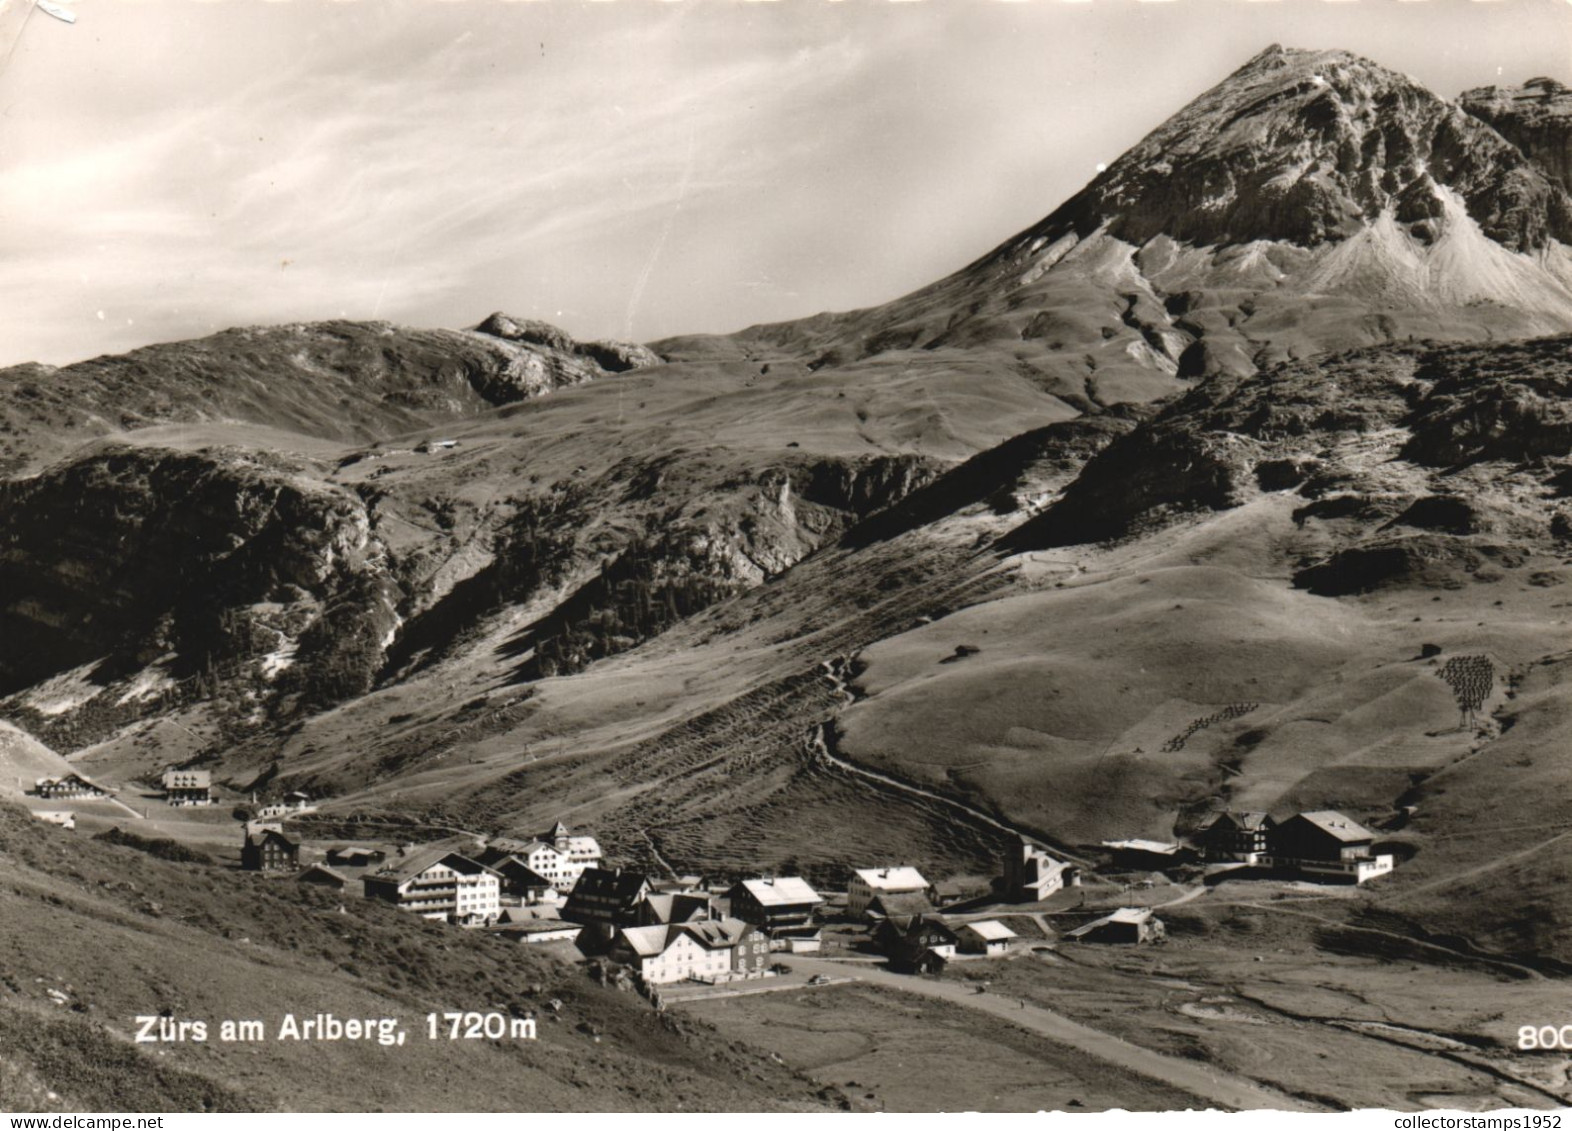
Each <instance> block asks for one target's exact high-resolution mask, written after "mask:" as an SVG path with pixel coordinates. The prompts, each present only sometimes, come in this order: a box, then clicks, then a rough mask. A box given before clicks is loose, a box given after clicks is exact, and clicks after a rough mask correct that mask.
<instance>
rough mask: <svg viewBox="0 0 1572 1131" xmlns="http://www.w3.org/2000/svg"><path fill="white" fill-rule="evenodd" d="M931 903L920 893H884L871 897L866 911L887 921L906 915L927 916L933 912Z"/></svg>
mask: <svg viewBox="0 0 1572 1131" xmlns="http://www.w3.org/2000/svg"><path fill="white" fill-rule="evenodd" d="M933 909H934V907H933V903H932V902H931V901H930V900H929V899H928V896H927V895H926V894H925V893H923V892H920V891H902V892H885V893H883V894H881V895H876V896H874V897H873V901H872V902H871V903H869V904H868V910H869V911H872V912H874V913H875V914H878V915H883V916H885V917H886V918H888V919H896V918H900V917H901V916H906V915H927V914H928V913H930V912H931V911H933Z"/></svg>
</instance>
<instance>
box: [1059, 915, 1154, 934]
mask: <svg viewBox="0 0 1572 1131" xmlns="http://www.w3.org/2000/svg"><path fill="white" fill-rule="evenodd" d="M1151 917H1152V909H1151V908H1150V907H1121V908H1119V909H1118V910H1117V911H1114V912H1112V913H1111V914H1108V915H1104V916H1103V917H1102V918H1101V919H1093V920H1092V921H1091V922H1090V923H1083V924H1082V925H1081V926H1079V927H1077V928H1075V930H1073V931H1071V932H1069V934H1068V935H1066V937H1067V938H1072V939H1077V938H1080V937H1081V936H1082V935H1089V934H1091V933H1092V932H1093V931H1095V930H1097V929H1098V928H1099V927H1106V926H1108V925H1109V924H1110V923H1128V924H1130V925H1132V926H1139V925H1140V924H1142V923H1144V922H1146V921H1147V920H1148V919H1150V918H1151Z"/></svg>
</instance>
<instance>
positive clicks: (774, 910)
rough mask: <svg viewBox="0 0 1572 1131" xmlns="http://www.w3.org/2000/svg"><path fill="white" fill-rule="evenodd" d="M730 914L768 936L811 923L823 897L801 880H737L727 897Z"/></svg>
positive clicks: (777, 878)
mask: <svg viewBox="0 0 1572 1131" xmlns="http://www.w3.org/2000/svg"><path fill="white" fill-rule="evenodd" d="M726 897H727V899H729V900H730V902H731V913H732V914H733V915H735V916H736V917H737V918H739V919H743V920H746V921H747V922H749V923H752V924H753V925H754V926H756V927H759V928H761V929H763V930H764V931H766V932H768V933H769V934H771V935H774V934H777V933H779V932H782V931H790V930H798V929H800V928H804V927H808V926H809V925H811V924H812V922H813V915H814V912H815V911H817V910H818V909H819V908H820V907H821V906H822V905H823V903H824V897H823V896H821V895H820V894H819V893H818V892H816V891H814V890H813V888H812V887H810V886H809V885H808V881H806V880H804V879H803V878H802V877H800V876H778V877H774V878H765V879H757V880H740V881H738V882H737V883H735V884H733V885H732V886H731V890H729V891H728V892H727V893H726Z"/></svg>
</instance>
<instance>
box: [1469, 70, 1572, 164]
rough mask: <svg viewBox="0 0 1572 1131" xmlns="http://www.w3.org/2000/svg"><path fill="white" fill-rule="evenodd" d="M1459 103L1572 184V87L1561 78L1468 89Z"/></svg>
mask: <svg viewBox="0 0 1572 1131" xmlns="http://www.w3.org/2000/svg"><path fill="white" fill-rule="evenodd" d="M1458 102H1459V104H1460V105H1461V106H1462V107H1463V109H1464V110H1467V111H1468V112H1469V113H1470V114H1472V115H1473V116H1474V117H1476V118H1478V119H1479V120H1480V121H1482V122H1485V123H1487V124H1488V125H1490V126H1491V128H1493V129H1494V130H1495V131H1496V132H1497V133H1499V134H1500V135H1501V136H1502V137H1504V138H1506V139H1507V140H1508V141H1510V142H1511V143H1512V144H1513V145H1515V146H1517V147H1518V148H1519V149H1521V150H1522V151H1523V152H1524V153H1525V154H1526V155H1527V156H1528V158H1529V159H1530V160H1532V161H1533V162H1534V164H1536V165H1538V166H1539V167H1540V168H1541V169H1543V170H1544V171H1545V172H1546V173H1549V174H1550V175H1551V176H1552V177H1555V178H1556V179H1557V180H1558V181H1560V182H1561V184H1562V186H1563V187H1572V90H1568V89H1567V88H1566V87H1565V86H1563V85H1562V84H1561V83H1558V82H1556V80H1555V79H1548V78H1534V79H1529V80H1528V81H1527V82H1525V83H1524V84H1523V85H1522V86H1515V87H1514V86H1483V87H1479V88H1478V89H1476V90H1469V91H1465V92H1464V93H1463V95H1462V97H1461V98H1459V99H1458Z"/></svg>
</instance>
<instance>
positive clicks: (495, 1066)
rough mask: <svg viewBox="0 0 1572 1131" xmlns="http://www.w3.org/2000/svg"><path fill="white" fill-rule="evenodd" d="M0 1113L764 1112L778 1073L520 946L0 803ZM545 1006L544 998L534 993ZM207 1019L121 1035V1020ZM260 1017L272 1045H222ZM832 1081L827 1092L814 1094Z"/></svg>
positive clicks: (792, 1085) (125, 1029)
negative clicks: (509, 1023)
mask: <svg viewBox="0 0 1572 1131" xmlns="http://www.w3.org/2000/svg"><path fill="white" fill-rule="evenodd" d="M0 872H3V873H4V876H5V879H4V881H3V882H0V950H3V952H4V953H5V955H6V961H5V963H4V967H3V970H0V1049H4V1050H5V1055H4V1057H3V1058H0V1062H3V1065H4V1067H3V1068H0V1109H7V1110H23V1111H27V1110H45V1111H47V1110H84V1109H86V1110H116V1109H120V1110H124V1109H127V1108H134V1109H137V1110H143V1111H154V1110H168V1111H191V1110H196V1111H200V1110H247V1109H253V1110H305V1111H316V1110H355V1111H360V1110H413V1111H422V1110H424V1111H467V1110H493V1111H498V1110H500V1111H507V1110H570V1109H571V1110H594V1109H628V1110H706V1109H709V1110H716V1109H719V1110H739V1109H741V1110H764V1109H777V1108H781V1107H792V1108H804V1107H816V1106H821V1105H822V1104H823V1103H824V1102H825V1100H824V1098H822V1097H821V1096H820V1095H819V1094H818V1088H817V1087H816V1086H810V1085H809V1084H808V1083H807V1082H806V1081H804V1080H803V1079H801V1078H799V1077H797V1076H795V1075H794V1074H793V1073H791V1072H790V1071H789V1070H787V1069H785V1068H783V1067H781V1066H779V1065H777V1064H774V1063H773V1062H771V1061H768V1060H766V1059H763V1058H762V1057H760V1056H759V1055H757V1054H755V1053H752V1052H750V1051H747V1050H745V1049H743V1048H741V1047H740V1046H734V1045H731V1044H729V1043H728V1042H725V1041H723V1040H721V1039H719V1038H717V1037H716V1036H715V1035H714V1034H713V1032H712V1031H710V1030H709V1029H707V1028H706V1027H704V1026H703V1025H700V1024H696V1023H693V1022H688V1021H679V1020H674V1019H672V1018H670V1017H668V1016H664V1015H659V1014H656V1013H655V1012H654V1011H653V1010H651V1009H650V1007H649V1006H648V1005H647V1003H645V1002H644V1001H643V1000H642V999H640V998H638V997H636V996H634V995H632V994H628V993H622V992H618V991H615V990H610V989H605V988H602V987H600V986H597V985H595V984H594V983H593V982H591V980H590V979H588V978H587V977H585V976H584V975H583V974H582V973H581V972H579V971H575V970H572V969H571V968H569V967H567V966H565V965H562V964H561V963H559V962H557V961H555V960H553V959H552V958H549V957H547V956H544V955H541V954H539V953H537V952H534V951H532V950H530V949H528V948H525V947H523V946H520V945H518V944H511V943H506V942H504V941H502V940H500V939H494V938H486V937H482V936H480V935H478V934H473V933H467V932H460V931H455V930H452V929H449V928H446V927H441V926H437V925H435V924H430V923H425V922H423V921H420V920H417V919H415V918H413V917H411V916H407V915H404V914H402V913H399V912H396V911H394V910H392V909H391V908H386V907H382V906H380V905H375V904H370V903H365V902H363V901H361V900H348V901H345V902H343V903H342V904H341V903H340V900H339V898H338V897H337V896H330V895H327V894H325V893H321V892H316V891H307V890H304V889H302V887H301V886H300V885H298V884H295V883H293V882H292V881H290V880H288V879H269V878H263V877H261V876H257V875H250V874H246V873H241V872H237V871H234V870H232V869H227V868H220V867H213V866H202V865H183V864H173V863H169V862H166V861H164V860H161V859H156V858H154V857H151V856H149V855H147V854H146V853H143V852H141V851H138V850H135V849H132V848H123V847H117V846H113V845H109V844H105V843H99V842H94V841H91V840H87V839H85V838H82V837H80V836H74V835H72V834H70V833H67V832H65V831H63V830H58V829H53V828H48V827H45V826H42V825H40V824H38V823H36V822H34V821H32V820H30V819H29V818H28V817H27V816H26V815H25V814H23V813H22V812H21V811H20V810H17V809H15V808H12V807H11V806H9V805H0ZM553 999H555V1000H557V1001H558V1002H560V1003H561V1007H560V1010H558V1011H553V1010H552V1009H551V1007H550V1002H551V1001H552V1000H553ZM446 1010H478V1011H491V1010H497V1011H500V1012H503V1013H506V1014H508V1015H510V1016H518V1017H525V1016H533V1017H534V1018H535V1020H536V1023H537V1031H538V1039H537V1040H534V1041H528V1040H510V1039H506V1038H505V1039H503V1040H500V1041H489V1040H460V1041H454V1042H449V1041H447V1040H445V1039H444V1040H439V1041H431V1040H428V1039H427V1036H426V1025H425V1020H424V1018H425V1015H426V1014H427V1013H428V1012H431V1011H437V1012H443V1011H446ZM164 1011H168V1013H169V1014H170V1015H171V1016H172V1018H173V1019H176V1020H179V1019H189V1020H206V1021H208V1022H209V1025H210V1030H211V1031H210V1034H209V1040H208V1041H207V1042H205V1043H191V1042H187V1043H172V1044H136V1043H134V1041H133V1037H134V1035H135V1032H136V1023H135V1020H134V1019H135V1018H136V1017H138V1016H144V1015H153V1014H159V1013H162V1012H164ZM319 1012H320V1013H333V1014H335V1015H336V1016H337V1017H339V1018H340V1019H347V1018H381V1017H395V1018H398V1019H400V1021H401V1022H402V1024H403V1027H404V1028H405V1029H406V1030H407V1033H408V1037H407V1042H406V1043H405V1044H404V1045H403V1046H393V1047H384V1046H382V1045H381V1044H378V1043H376V1042H375V1041H371V1042H367V1041H348V1040H341V1041H338V1042H314V1041H287V1040H286V1041H280V1040H276V1039H273V1038H274V1037H275V1034H276V1033H277V1031H278V1025H279V1023H280V1021H281V1020H282V1018H283V1017H284V1015H285V1014H286V1013H293V1014H295V1015H296V1017H297V1018H302V1017H309V1016H314V1015H316V1014H317V1013H319ZM226 1018H233V1019H250V1018H254V1019H259V1020H262V1021H263V1022H264V1024H265V1026H266V1032H267V1037H268V1039H267V1040H265V1041H262V1042H260V1043H222V1042H220V1041H218V1040H217V1039H216V1028H217V1026H216V1023H217V1022H218V1021H221V1020H223V1019H226ZM826 1094H827V1093H826Z"/></svg>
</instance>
